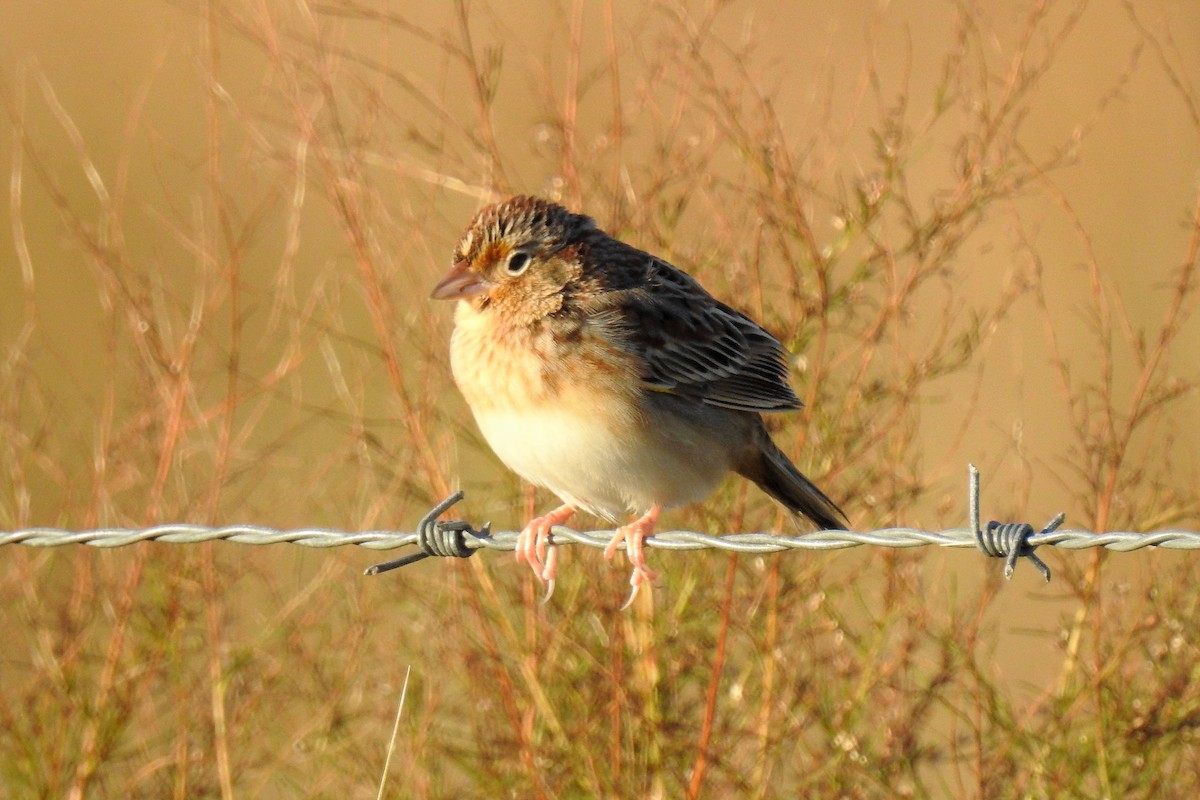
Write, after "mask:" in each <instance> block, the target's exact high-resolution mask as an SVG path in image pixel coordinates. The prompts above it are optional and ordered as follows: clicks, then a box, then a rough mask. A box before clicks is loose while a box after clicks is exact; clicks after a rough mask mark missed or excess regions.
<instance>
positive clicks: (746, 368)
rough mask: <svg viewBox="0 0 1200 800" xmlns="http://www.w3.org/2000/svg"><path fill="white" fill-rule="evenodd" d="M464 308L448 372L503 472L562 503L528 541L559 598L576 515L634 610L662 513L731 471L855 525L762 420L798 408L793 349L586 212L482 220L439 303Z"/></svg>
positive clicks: (830, 525) (439, 292)
mask: <svg viewBox="0 0 1200 800" xmlns="http://www.w3.org/2000/svg"><path fill="white" fill-rule="evenodd" d="M431 296H432V298H433V299H437V300H454V301H457V306H456V309H455V312H454V330H453V333H452V334H451V337H450V367H451V372H452V374H453V377H454V380H455V383H456V384H457V385H458V387H459V390H460V391H461V393H462V395H463V397H464V399H465V400H466V403H467V405H468V406H469V407H470V410H471V412H472V414H473V415H474V417H475V421H476V422H477V423H478V426H479V429H480V431H481V433H482V434H483V437H484V439H485V440H486V441H487V443H488V445H489V446H490V447H491V448H492V450H493V451H494V452H495V453H496V455H497V456H498V457H499V458H500V460H501V461H502V462H503V463H504V464H505V465H506V466H507V467H508V468H509V469H511V470H512V471H514V472H515V473H517V474H518V475H519V476H520V477H521V478H523V479H524V480H526V481H528V482H529V483H532V484H534V485H537V486H540V487H543V488H545V489H548V490H550V491H551V492H553V493H554V494H555V495H557V496H558V497H559V498H560V500H561V501H562V505H560V506H558V507H557V508H555V509H553V510H551V511H549V512H547V513H546V514H543V515H541V516H535V517H534V518H533V519H532V520H531V521H530V522H529V524H528V525H526V526H525V527H524V529H523V530H522V531H521V533H520V534H519V535H518V538H517V545H516V555H517V559H518V561H522V562H525V563H526V564H528V565H529V566H530V567H531V568H532V570H533V572H534V574H535V575H536V576H537V578H538V579H539V580H540V581H541V582H542V583H543V584H544V585H545V586H546V589H547V591H546V595H545V598H544V599H543V602H545V601H546V600H548V599H549V597H550V595H551V594H552V593H553V590H554V581H555V578H556V575H557V556H556V548H554V547H553V546H551V530H552V529H553V527H554V526H555V525H562V524H564V523H565V522H567V521H568V520H569V519H570V518H571V517H572V516H573V515H574V514H575V512H576V511H586V512H589V513H591V514H593V515H595V516H597V517H600V518H601V519H604V520H607V521H609V522H614V523H615V522H617V521H618V520H620V519H621V518H622V516H624V515H628V516H632V517H633V519H632V521H629V522H627V523H625V524H623V525H620V526H619V527H618V528H617V529H616V533H615V535H614V536H613V537H612V540H611V541H610V542H609V543H608V546H607V547H606V548H605V557H606V558H608V559H610V560H611V559H612V557H613V556H614V555H615V553H616V551H617V550H618V549H619V548H620V546H621V544H622V543H624V544H625V550H626V554H627V556H628V559H629V563H630V565H631V567H632V575H631V576H630V581H629V582H630V585H631V587H632V589H631V591H630V595H629V599H628V600H627V601H626V603H625V606H626V607H627V606H628V605H630V604H631V603H632V602H633V599H634V597H635V596H636V595H637V591H638V587H639V586H640V585H641V584H642V583H644V582H645V581H648V580H650V581H652V580H654V579H655V577H656V576H655V573H654V572H653V571H652V570H651V569H650V568H649V566H648V564H647V559H646V553H645V540H646V538H647V537H648V536H650V535H651V534H652V533H653V531H654V529H655V526H656V524H657V522H658V519H659V516H660V514H661V513H662V512H663V510H664V509H668V508H672V507H676V506H682V505H687V504H690V503H696V502H700V501H703V500H704V499H705V498H707V497H708V496H709V495H710V494H711V493H712V491H713V490H714V489H715V488H716V487H717V485H718V484H719V483H720V482H721V481H722V480H723V479H724V478H725V476H726V475H727V474H728V473H730V472H734V473H737V474H739V475H742V476H744V477H746V478H748V479H749V480H751V481H753V482H754V483H755V484H757V485H758V486H759V487H760V488H761V489H762V490H763V491H764V492H766V493H767V494H768V495H770V496H771V497H773V498H774V499H775V500H777V501H779V502H780V503H781V504H782V505H783V506H784V507H786V508H787V509H788V511H790V512H791V513H792V514H794V515H797V516H799V517H805V518H807V519H808V520H809V521H810V522H811V523H813V524H814V525H816V526H817V528H819V529H844V528H845V526H846V524H847V522H846V515H845V514H844V513H843V512H842V510H841V509H840V508H839V507H838V506H837V504H836V503H834V502H833V501H832V500H830V499H829V498H828V497H827V496H826V495H825V493H824V492H822V491H821V490H820V489H819V488H818V487H817V486H816V485H815V484H814V483H813V482H812V481H810V480H809V479H808V478H807V477H805V476H804V475H803V474H802V473H801V472H800V470H799V469H797V468H796V466H795V465H794V464H793V463H792V462H791V461H790V460H789V459H788V457H787V456H786V455H785V454H784V453H783V451H782V450H780V449H779V447H778V446H777V445H776V444H775V443H774V441H772V439H771V436H770V434H769V433H768V431H767V427H766V424H765V422H764V420H763V416H762V415H763V414H768V413H775V412H784V411H794V410H796V409H799V408H801V406H802V404H801V402H800V400H799V398H798V397H797V396H796V393H795V392H794V391H793V390H792V388H791V386H790V385H789V383H788V379H787V378H788V362H789V353H788V351H787V349H786V348H785V347H784V345H783V344H782V343H781V342H780V341H779V340H778V339H777V338H775V337H774V336H773V335H771V334H770V333H768V332H767V331H766V330H765V329H764V328H763V327H762V326H760V325H759V324H758V323H756V322H755V321H754V320H752V319H751V318H750V317H748V316H746V315H745V314H743V313H741V312H739V311H737V310H735V309H733V308H731V307H730V306H728V305H726V304H725V303H722V302H721V301H719V300H717V299H716V298H715V297H713V296H712V295H711V294H709V293H708V292H707V291H706V290H705V289H704V288H703V287H702V286H701V285H700V283H699V282H697V281H696V280H695V279H694V278H692V277H691V276H690V275H688V274H687V273H686V272H684V271H683V270H681V269H679V268H677V267H675V266H673V265H672V264H670V263H668V262H667V261H665V260H664V259H662V258H659V257H657V256H654V255H651V254H650V253H647V252H644V251H642V250H640V249H638V248H636V247H634V246H632V245H630V244H626V243H625V242H623V241H620V240H619V239H617V238H614V237H612V236H610V235H609V234H608V233H606V232H605V231H604V230H602V229H601V228H600V227H599V226H598V225H597V224H596V222H595V221H594V220H593V219H592V218H591V217H588V216H586V215H584V214H578V213H574V212H572V211H569V210H568V209H567V208H565V207H564V206H562V205H559V204H557V203H554V202H551V201H549V200H545V199H542V198H539V197H533V196H529V195H518V196H515V197H511V198H509V199H507V200H503V201H501V202H497V203H493V204H491V205H488V206H486V207H484V208H482V209H481V210H479V211H478V212H477V213H476V214H475V216H474V218H473V219H472V220H471V221H470V223H469V224H468V225H467V228H466V231H465V232H464V233H463V235H462V237H461V238H460V239H459V241H458V244H457V246H456V247H455V248H454V252H453V258H452V265H451V267H450V269H449V271H448V272H447V273H446V274H445V276H444V277H443V278H442V279H441V280H440V281H439V282H438V283H437V285H436V286H435V287H434V289H433V292H432V295H431Z"/></svg>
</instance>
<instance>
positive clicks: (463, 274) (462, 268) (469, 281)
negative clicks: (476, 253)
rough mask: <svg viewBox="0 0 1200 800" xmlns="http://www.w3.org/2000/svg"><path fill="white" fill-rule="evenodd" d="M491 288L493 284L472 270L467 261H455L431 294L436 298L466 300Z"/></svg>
mask: <svg viewBox="0 0 1200 800" xmlns="http://www.w3.org/2000/svg"><path fill="white" fill-rule="evenodd" d="M491 288H492V284H491V283H490V282H488V281H485V280H484V279H483V276H482V275H480V274H479V273H478V272H472V271H471V269H470V265H469V264H468V263H467V262H466V261H455V262H454V266H452V267H450V271H449V272H447V273H446V274H445V275H443V276H442V280H441V282H440V283H438V285H437V286H435V287H433V293H432V294H430V295H429V296H430V297H432V298H433V299H434V300H465V299H467V298H468V297H472V296H474V295H477V294H483V293H484V292H486V291H487V290H488V289H491Z"/></svg>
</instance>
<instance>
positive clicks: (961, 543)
mask: <svg viewBox="0 0 1200 800" xmlns="http://www.w3.org/2000/svg"><path fill="white" fill-rule="evenodd" d="M978 483H979V473H978V470H976V469H975V467H974V466H971V467H970V483H969V494H970V497H969V500H970V501H971V502H970V507H971V508H970V516H971V527H965V528H947V529H944V530H940V531H930V530H921V529H918V528H907V527H895V528H881V529H878V530H872V531H839V530H828V531H817V532H815V533H806V534H802V535H797V536H785V535H781V534H777V533H731V534H723V535H712V534H705V533H697V532H695V531H678V530H676V531H660V532H657V533H655V534H654V535H653V536H651V537H649V538H647V539H646V542H645V543H646V546H648V547H654V548H658V549H661V550H679V551H691V550H705V549H713V550H724V551H727V552H733V553H753V554H767V553H779V552H784V551H789V550H841V549H845V548H849V547H861V546H875V547H897V548H907V547H923V546H927V545H936V546H939V547H971V548H977V549H980V550H982V551H983V552H984V553H986V554H987V555H990V556H995V557H1001V558H1005V559H1007V560H1008V563H1007V564H1006V568H1005V573H1006V574H1007V575H1011V573H1012V566H1013V565H1014V563H1015V560H1016V559H1017V558H1022V557H1023V558H1028V559H1030V560H1031V561H1033V562H1034V564H1035V566H1038V568H1039V570H1041V571H1042V574H1043V575H1044V576H1045V577H1046V579H1047V580H1049V570H1048V569H1046V568H1045V565H1044V564H1042V563H1041V561H1040V559H1038V558H1037V557H1036V556H1035V555H1034V554H1033V550H1034V548H1037V547H1041V546H1044V545H1048V546H1052V547H1061V548H1065V549H1068V550H1083V549H1088V548H1094V547H1103V548H1105V549H1107V550H1113V551H1117V552H1129V551H1132V550H1140V549H1142V548H1146V547H1159V548H1164V549H1169V550H1200V531H1194V530H1185V529H1182V528H1168V529H1163V530H1157V531H1152V532H1148V533H1139V532H1134V531H1106V532H1104V533H1095V532H1093V531H1086V530H1072V529H1059V527H1058V526H1059V524H1061V522H1062V515H1061V514H1060V515H1058V516H1057V517H1055V518H1054V520H1052V521H1051V522H1050V524H1048V525H1047V526H1046V527H1045V528H1043V529H1042V530H1041V531H1035V530H1034V529H1033V527H1032V526H1031V525H1028V524H1025V523H999V522H991V523H988V525H987V526H985V527H981V526H980V525H979V516H978V512H979V508H978V497H979V488H978ZM462 497H463V493H462V492H461V491H460V492H456V493H455V494H454V495H452V496H451V497H449V498H447V499H446V500H444V501H443V502H441V503H439V504H438V505H437V506H435V507H434V508H433V509H431V510H430V512H429V513H428V514H426V516H425V518H424V519H422V520H421V523H420V525H419V526H418V530H417V531H415V532H400V531H392V530H371V531H358V532H353V531H343V530H336V529H330V528H297V529H291V530H281V529H277V528H270V527H267V526H263V525H223V526H209V525H195V524H189V523H170V524H163V525H154V526H151V527H146V528H97V529H94V530H86V531H71V530H65V529H62V528H51V527H32V528H23V529H19V530H12V531H4V532H0V546H4V545H26V546H28V547H60V546H65V545H73V544H74V545H86V546H88V547H99V548H110V547H125V546H128V545H133V544H138V543H140V542H166V543H170V544H195V543H199V542H210V541H227V542H236V543H238V544H249V545H269V544H283V543H286V544H296V545H300V546H302V547H316V548H328V547H344V546H347V545H354V546H358V547H364V548H367V549H369V550H392V549H397V548H402V547H411V546H414V545H415V546H417V547H418V548H419V549H420V552H417V553H412V554H410V555H408V556H405V557H404V558H401V559H398V560H396V561H392V562H387V563H385V564H378V565H376V566H374V567H371V568H370V569H369V570H368V571H367V572H368V574H377V573H380V572H385V571H387V570H389V569H395V568H396V567H400V566H405V565H406V564H411V563H413V562H415V561H418V560H421V559H423V558H427V557H429V556H434V555H443V556H458V557H467V556H469V555H473V554H474V553H475V552H476V551H478V550H501V551H503V550H513V549H515V546H516V542H517V537H518V536H519V532H517V531H492V530H491V529H490V525H487V524H485V525H484V526H483V527H482V528H480V529H478V530H476V529H475V528H473V527H472V526H471V525H470V524H469V523H467V522H464V521H461V520H456V521H438V519H437V517H438V516H440V515H441V514H443V513H444V512H445V511H446V510H448V509H449V508H450V507H451V506H452V505H454V503H457V502H458V501H459V500H461V499H462ZM614 533H615V531H612V530H595V531H577V530H574V529H571V528H567V527H564V526H561V525H556V526H555V527H554V528H553V529H552V537H551V543H552V544H554V545H556V546H560V545H569V544H578V545H583V546H586V547H596V548H604V547H607V546H608V544H609V542H610V541H611V539H612V537H613V535H614Z"/></svg>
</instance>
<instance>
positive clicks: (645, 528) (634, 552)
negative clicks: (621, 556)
mask: <svg viewBox="0 0 1200 800" xmlns="http://www.w3.org/2000/svg"><path fill="white" fill-rule="evenodd" d="M661 513H662V506H660V505H654V506H651V507H650V510H649V511H647V512H646V513H645V514H644V515H643V516H641V517H638V518H637V519H635V520H634V521H633V522H631V523H629V524H628V525H623V526H621V527H620V528H617V533H616V535H615V536H613V538H612V541H610V542H609V543H608V547H606V548H604V557H605V558H612V557H613V556H614V555H616V553H617V547H619V546H620V544H621V542H625V552H626V554H627V555H628V556H629V563H630V564H631V565H632V566H633V575H631V576H630V577H629V585H630V586H632V587H633V591H631V592H630V593H629V599H628V600H626V601H625V605H623V606H621V607H622V608H627V607H628V606H629V604H630V603H632V602H633V598H634V597H636V596H637V591H638V587H639V586H641V585H642V583H643V582H644V581H647V580H650V581H652V580H654V577H655V576H654V572H653V571H652V570H651V569H650V567H648V566H647V565H646V545H645V542H646V537H647V536H649V535H650V534H652V533H654V526H655V525H656V524H657V523H658V515H659V514H661Z"/></svg>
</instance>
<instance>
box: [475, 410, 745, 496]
mask: <svg viewBox="0 0 1200 800" xmlns="http://www.w3.org/2000/svg"><path fill="white" fill-rule="evenodd" d="M655 416H656V417H657V416H658V415H655ZM475 418H476V420H477V422H478V423H479V428H480V430H481V431H482V432H483V435H484V438H486V439H487V441H488V444H489V445H491V447H492V449H493V450H495V452H496V455H498V456H499V457H500V459H501V460H502V461H503V462H504V463H505V464H506V465H507V466H508V467H509V468H510V469H512V470H513V471H514V472H516V473H517V474H518V475H520V476H521V477H523V478H524V479H525V480H527V481H529V482H530V483H535V484H537V485H539V486H544V487H546V488H547V489H549V490H550V491H552V492H554V493H555V494H556V495H558V496H559V497H560V498H562V500H563V501H564V502H566V503H570V504H571V505H573V506H576V507H577V508H581V509H584V510H586V511H589V512H591V513H593V514H596V515H597V516H600V517H604V518H606V519H609V520H616V519H617V518H618V517H619V516H620V515H621V514H623V513H629V514H642V513H644V512H645V511H647V510H648V509H649V508H650V506H652V505H656V504H660V505H663V506H675V505H682V504H685V503H692V502H697V501H699V500H703V499H704V498H705V497H707V496H708V495H709V493H711V492H712V490H713V489H714V488H715V487H716V485H717V484H718V483H719V482H720V480H721V478H722V477H723V476H724V474H725V473H726V472H727V471H728V470H729V464H728V463H726V458H725V457H724V454H723V453H721V452H713V450H714V448H712V447H706V446H705V443H704V441H697V439H701V440H703V439H706V437H695V436H689V435H688V434H689V432H688V431H681V430H678V429H677V426H676V425H674V424H672V422H671V421H670V420H663V419H654V420H653V421H652V423H651V424H642V423H635V424H625V425H623V426H620V427H621V428H623V429H621V430H618V429H616V428H618V425H617V424H614V423H613V422H612V421H611V420H610V421H608V422H605V421H604V420H602V418H601V415H599V414H597V415H588V416H583V415H580V414H579V413H578V412H572V411H567V410H565V409H562V408H556V407H544V406H543V407H542V408H541V410H525V409H521V410H504V411H499V410H492V411H486V412H476V414H475ZM716 449H717V450H719V449H720V448H716Z"/></svg>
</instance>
